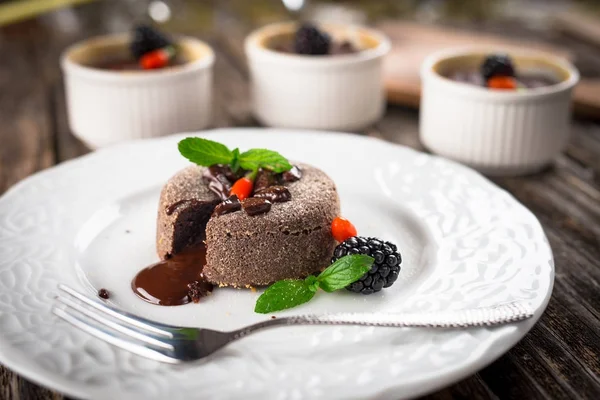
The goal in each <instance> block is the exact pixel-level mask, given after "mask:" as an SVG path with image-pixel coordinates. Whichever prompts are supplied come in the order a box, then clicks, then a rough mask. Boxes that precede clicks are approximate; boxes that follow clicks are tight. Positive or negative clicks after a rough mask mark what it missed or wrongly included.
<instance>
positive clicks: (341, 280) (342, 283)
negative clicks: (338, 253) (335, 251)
mask: <svg viewBox="0 0 600 400" xmlns="http://www.w3.org/2000/svg"><path fill="white" fill-rule="evenodd" d="M373 262H374V259H373V257H369V256H366V255H364V254H356V255H350V256H345V257H342V258H340V259H339V260H337V261H336V262H334V263H333V264H331V265H330V266H329V267H328V268H327V269H326V270H325V271H323V272H321V273H320V274H319V276H318V278H317V279H318V281H319V287H320V288H321V289H323V290H324V291H326V292H335V291H336V290H340V289H343V288H345V287H346V286H348V285H349V284H351V283H354V282H356V281H357V280H359V279H360V278H361V277H362V276H363V275H364V274H366V273H367V272H368V271H369V270H370V269H371V265H373Z"/></svg>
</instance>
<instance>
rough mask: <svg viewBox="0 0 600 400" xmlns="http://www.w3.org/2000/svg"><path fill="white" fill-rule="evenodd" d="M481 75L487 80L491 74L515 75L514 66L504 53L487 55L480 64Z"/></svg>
mask: <svg viewBox="0 0 600 400" xmlns="http://www.w3.org/2000/svg"><path fill="white" fill-rule="evenodd" d="M481 76H483V79H484V80H485V81H486V82H487V80H488V79H490V78H491V77H493V76H510V77H513V78H514V76H515V67H514V66H513V63H512V60H511V59H510V57H509V56H508V55H506V54H493V55H490V56H487V57H486V59H485V60H484V61H483V63H482V64H481Z"/></svg>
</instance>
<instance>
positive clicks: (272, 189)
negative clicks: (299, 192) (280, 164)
mask: <svg viewBox="0 0 600 400" xmlns="http://www.w3.org/2000/svg"><path fill="white" fill-rule="evenodd" d="M254 197H257V198H259V199H267V200H269V201H270V202H271V203H283V202H285V201H290V200H291V199H292V194H291V193H290V191H289V190H288V188H286V187H285V186H269V187H268V188H265V189H262V190H260V191H258V192H256V193H254Z"/></svg>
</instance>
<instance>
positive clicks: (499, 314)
mask: <svg viewBox="0 0 600 400" xmlns="http://www.w3.org/2000/svg"><path fill="white" fill-rule="evenodd" d="M532 316H533V309H532V308H531V306H530V305H529V304H526V303H524V302H513V303H507V304H503V305H500V306H496V307H486V308H473V309H466V310H458V311H438V312H424V313H394V314H384V313H378V314H377V313H375V314H374V313H339V314H325V315H300V316H293V317H283V318H276V319H270V320H267V321H263V322H259V323H257V324H254V325H250V326H247V327H245V328H242V329H239V330H237V331H235V332H233V333H234V334H235V335H234V337H235V339H239V338H241V337H243V336H246V335H248V334H250V333H254V332H256V331H258V330H263V329H266V328H272V327H276V326H288V325H363V326H387V327H399V328H402V327H405V328H408V327H412V328H466V327H473V326H494V325H500V324H505V323H510V322H517V321H522V320H524V319H527V318H531V317H532Z"/></svg>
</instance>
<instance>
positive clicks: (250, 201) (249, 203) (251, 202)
mask: <svg viewBox="0 0 600 400" xmlns="http://www.w3.org/2000/svg"><path fill="white" fill-rule="evenodd" d="M242 208H243V209H244V211H245V212H246V214H248V215H250V216H253V215H258V214H264V213H266V212H269V210H270V209H271V202H270V201H269V200H267V199H259V198H257V197H249V198H247V199H246V200H244V201H242Z"/></svg>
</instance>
